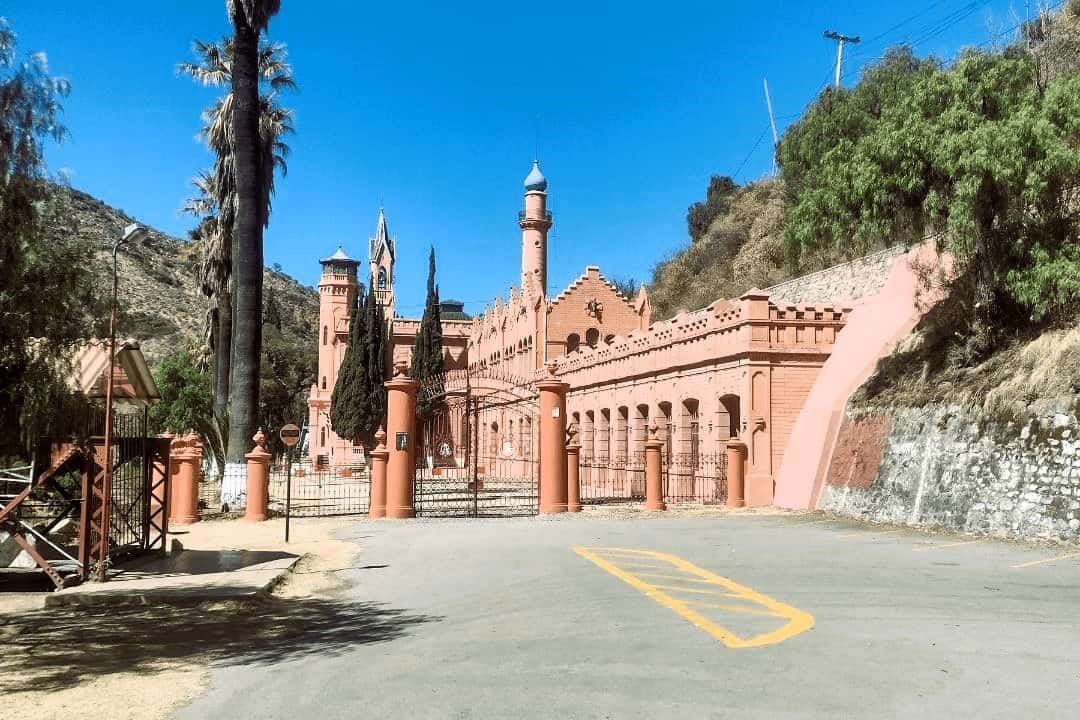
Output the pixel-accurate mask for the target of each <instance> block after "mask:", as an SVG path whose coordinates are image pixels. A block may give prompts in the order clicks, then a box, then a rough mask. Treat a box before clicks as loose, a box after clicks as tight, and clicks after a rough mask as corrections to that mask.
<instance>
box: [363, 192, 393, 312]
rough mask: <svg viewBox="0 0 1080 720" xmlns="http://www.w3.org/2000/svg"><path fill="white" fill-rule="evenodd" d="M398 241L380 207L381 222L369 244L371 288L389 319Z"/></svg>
mask: <svg viewBox="0 0 1080 720" xmlns="http://www.w3.org/2000/svg"><path fill="white" fill-rule="evenodd" d="M396 244H397V243H395V242H394V240H393V239H392V238H391V237H390V231H389V230H388V229H387V227H386V214H385V213H384V212H383V209H382V208H381V207H380V208H379V222H378V224H377V225H376V226H375V235H374V236H372V237H371V238H370V240H369V244H368V257H369V258H370V259H371V290H372V291H373V292H374V293H375V298H376V299H377V300H378V301H379V305H381V306H382V308H383V313H384V314H385V316H386V318H387V320H390V319H392V318H393V317H394V253H395V252H396V247H395V245H396Z"/></svg>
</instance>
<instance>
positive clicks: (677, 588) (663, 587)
mask: <svg viewBox="0 0 1080 720" xmlns="http://www.w3.org/2000/svg"><path fill="white" fill-rule="evenodd" d="M649 584H650V585H652V586H653V587H655V588H660V589H661V590H674V591H675V592H688V593H697V594H698V595H726V596H727V597H741V596H740V595H739V594H738V593H729V592H724V591H723V590H702V589H701V588H688V587H682V586H681V585H654V584H653V583H649Z"/></svg>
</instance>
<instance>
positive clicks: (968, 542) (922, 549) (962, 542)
mask: <svg viewBox="0 0 1080 720" xmlns="http://www.w3.org/2000/svg"><path fill="white" fill-rule="evenodd" d="M977 542H981V540H960V541H959V542H951V543H945V544H944V545H929V546H926V547H916V548H911V549H912V550H914V551H915V552H927V551H929V550H941V549H942V548H951V547H960V546H961V545H972V544H974V543H977Z"/></svg>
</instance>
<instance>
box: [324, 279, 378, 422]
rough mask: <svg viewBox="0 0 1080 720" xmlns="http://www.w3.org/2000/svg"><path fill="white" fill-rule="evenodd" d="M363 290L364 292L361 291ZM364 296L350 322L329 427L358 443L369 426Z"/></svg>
mask: <svg viewBox="0 0 1080 720" xmlns="http://www.w3.org/2000/svg"><path fill="white" fill-rule="evenodd" d="M361 290H362V289H361ZM364 305H365V301H364V295H363V293H362V292H361V295H359V296H358V297H357V298H356V305H355V306H354V307H353V311H352V316H351V317H350V318H349V343H348V345H346V346H345V355H344V357H342V359H341V366H340V367H339V368H338V376H337V383H336V384H335V385H334V392H333V393H332V394H331V395H330V426H331V427H333V428H334V432H336V433H337V434H338V435H339V436H341V437H343V438H346V439H352V440H356V439H359V437H360V435H361V433H363V430H364V427H365V426H366V425H367V408H368V388H369V381H368V369H367V359H368V353H367V347H366V340H367V327H366V325H367V313H366V312H364Z"/></svg>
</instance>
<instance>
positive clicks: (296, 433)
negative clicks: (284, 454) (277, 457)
mask: <svg viewBox="0 0 1080 720" xmlns="http://www.w3.org/2000/svg"><path fill="white" fill-rule="evenodd" d="M278 437H280V438H281V442H283V443H285V445H286V447H292V446H293V445H295V444H296V443H298V442H300V427H299V426H297V425H294V424H293V423H289V424H288V425H285V426H284V427H282V428H281V430H280V431H279V432H278Z"/></svg>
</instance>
